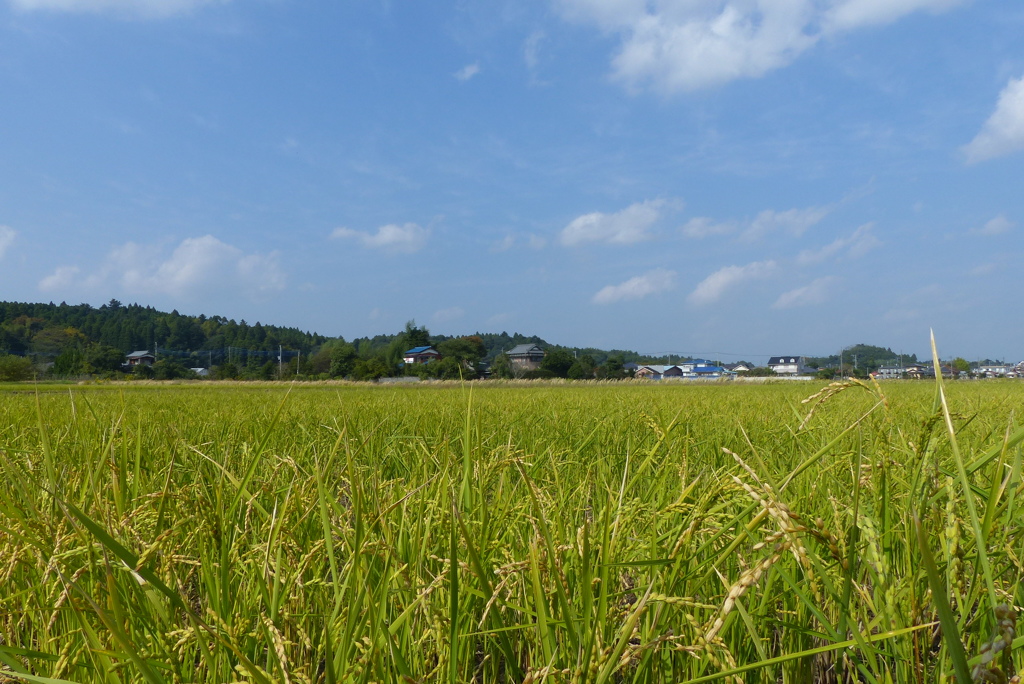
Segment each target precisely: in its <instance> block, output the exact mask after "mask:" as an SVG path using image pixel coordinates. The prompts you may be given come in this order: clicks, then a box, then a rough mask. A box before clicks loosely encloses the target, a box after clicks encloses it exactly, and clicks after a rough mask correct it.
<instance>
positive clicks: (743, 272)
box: [686, 261, 776, 306]
mask: <svg viewBox="0 0 1024 684" xmlns="http://www.w3.org/2000/svg"><path fill="white" fill-rule="evenodd" d="M775 269H776V263H775V262H774V261H755V262H753V263H750V264H747V265H746V266H726V267H725V268H720V269H718V270H717V271H715V272H714V273H712V274H711V275H709V276H708V277H707V278H705V279H704V280H702V281H700V283H698V284H697V287H696V288H694V290H693V292H691V293H690V295H689V296H688V297H687V298H686V300H687V301H688V302H690V303H691V304H695V305H697V306H705V305H707V304H714V303H715V302H717V301H718V300H719V299H721V298H722V296H723V295H725V294H726V292H728V291H729V290H732V289H734V288H735V287H736V286H738V285H739V284H741V283H744V282H746V281H749V280H759V279H761V278H767V277H769V276H770V275H772V274H773V273H775Z"/></svg>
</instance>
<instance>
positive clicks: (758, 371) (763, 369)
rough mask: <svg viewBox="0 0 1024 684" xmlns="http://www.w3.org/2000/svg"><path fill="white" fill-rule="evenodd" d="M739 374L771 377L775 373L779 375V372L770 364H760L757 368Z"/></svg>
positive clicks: (751, 376)
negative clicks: (770, 366) (769, 365)
mask: <svg viewBox="0 0 1024 684" xmlns="http://www.w3.org/2000/svg"><path fill="white" fill-rule="evenodd" d="M739 375H745V376H747V377H749V378H770V377H772V376H773V375H778V373H776V372H775V371H774V370H772V369H771V368H769V367H768V366H758V367H757V368H751V369H750V370H748V371H746V372H743V373H739Z"/></svg>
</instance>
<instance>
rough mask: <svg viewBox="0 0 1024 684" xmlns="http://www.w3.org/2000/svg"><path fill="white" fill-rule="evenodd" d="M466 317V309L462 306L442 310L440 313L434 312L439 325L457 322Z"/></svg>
mask: <svg viewBox="0 0 1024 684" xmlns="http://www.w3.org/2000/svg"><path fill="white" fill-rule="evenodd" d="M465 315H466V311H465V309H463V308H462V307H461V306H453V307H450V308H447V309H441V310H440V311H435V312H434V321H435V322H437V323H451V322H452V321H457V320H459V319H460V318H462V317H463V316H465Z"/></svg>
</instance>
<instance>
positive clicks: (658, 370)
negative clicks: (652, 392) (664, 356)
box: [635, 365, 683, 380]
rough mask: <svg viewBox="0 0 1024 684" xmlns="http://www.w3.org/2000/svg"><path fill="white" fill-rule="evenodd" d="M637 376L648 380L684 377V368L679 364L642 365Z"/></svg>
mask: <svg viewBox="0 0 1024 684" xmlns="http://www.w3.org/2000/svg"><path fill="white" fill-rule="evenodd" d="M635 376H636V377H638V378H644V379H646V380H668V379H671V378H681V377H683V369H682V368H680V367H679V366H659V365H651V366H640V368H638V369H637V371H636V373H635Z"/></svg>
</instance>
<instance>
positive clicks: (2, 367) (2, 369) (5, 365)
mask: <svg viewBox="0 0 1024 684" xmlns="http://www.w3.org/2000/svg"><path fill="white" fill-rule="evenodd" d="M31 379H32V360H31V359H28V358H25V357H23V356H14V355H13V354H0V382H18V381H20V380H31Z"/></svg>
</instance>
